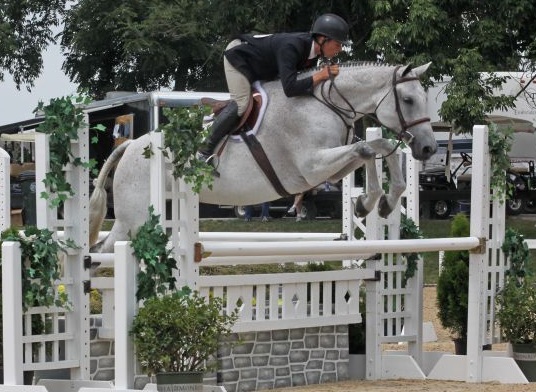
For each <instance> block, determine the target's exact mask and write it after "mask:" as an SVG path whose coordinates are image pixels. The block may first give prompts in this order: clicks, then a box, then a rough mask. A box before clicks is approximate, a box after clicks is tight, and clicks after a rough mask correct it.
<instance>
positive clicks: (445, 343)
mask: <svg viewBox="0 0 536 392" xmlns="http://www.w3.org/2000/svg"><path fill="white" fill-rule="evenodd" d="M423 297H424V298H423V302H424V310H423V320H424V321H431V322H432V323H433V325H434V329H435V332H436V335H437V341H436V342H431V343H425V344H424V349H425V351H446V352H452V353H454V343H453V342H452V339H451V336H450V334H449V332H448V331H446V330H445V329H443V328H442V327H441V323H440V322H439V319H438V318H437V308H436V288H435V286H433V287H425V288H424V294H423ZM386 349H389V350H392V349H400V347H398V345H392V346H391V345H388V346H386ZM493 350H503V351H504V350H505V347H504V345H494V346H493ZM277 391H285V392H291V391H292V392H298V391H303V392H313V391H314V392H354V391H355V392H358V391H359V392H362V391H367V392H368V391H375V392H395V391H396V392H398V391H404V392H425V391H426V392H428V391H441V392H444V391H445V392H447V391H448V392H526V391H531V392H536V383H531V384H499V383H496V382H494V383H481V384H473V383H465V382H455V381H437V380H425V381H422V380H393V381H364V380H363V381H361V380H360V381H345V382H340V383H334V384H320V385H312V386H307V387H295V388H281V389H278V390H277Z"/></svg>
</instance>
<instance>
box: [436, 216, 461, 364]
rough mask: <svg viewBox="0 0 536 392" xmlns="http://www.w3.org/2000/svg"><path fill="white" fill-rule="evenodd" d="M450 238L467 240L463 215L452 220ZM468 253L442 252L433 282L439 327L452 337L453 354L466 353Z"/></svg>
mask: <svg viewBox="0 0 536 392" xmlns="http://www.w3.org/2000/svg"><path fill="white" fill-rule="evenodd" d="M451 236H452V237H467V236H469V220H468V219H467V217H466V216H465V215H464V214H463V213H459V214H457V215H456V216H455V217H454V219H453V220H452V225H451ZM468 295H469V252H468V251H450V252H445V258H444V260H443V265H442V269H441V272H440V274H439V278H438V281H437V307H438V317H439V321H440V322H441V325H443V327H444V328H446V329H448V330H449V331H450V332H451V333H452V337H453V341H454V347H455V353H456V354H458V355H465V354H466V353H467V312H468V307H469V305H468V301H469V297H468Z"/></svg>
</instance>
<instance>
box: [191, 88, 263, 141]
mask: <svg viewBox="0 0 536 392" xmlns="http://www.w3.org/2000/svg"><path fill="white" fill-rule="evenodd" d="M229 102H231V100H230V99H224V100H220V99H214V98H209V97H205V98H201V104H203V105H206V106H209V107H210V108H211V109H212V113H214V115H215V116H217V115H218V114H219V113H220V112H221V111H222V110H223V109H224V108H225V107H226V106H227V105H228V104H229ZM261 106H262V95H261V93H260V92H259V91H258V90H256V89H253V91H252V93H251V99H250V100H249V104H248V107H247V108H246V111H245V112H244V114H242V117H241V118H240V121H239V122H238V125H237V126H236V127H235V129H233V130H232V131H231V132H230V133H229V134H230V135H236V134H239V133H240V132H241V131H242V130H243V129H244V128H247V129H252V128H253V127H254V126H255V123H256V122H257V120H258V119H259V113H260V109H261Z"/></svg>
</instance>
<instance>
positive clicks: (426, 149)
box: [422, 146, 437, 157]
mask: <svg viewBox="0 0 536 392" xmlns="http://www.w3.org/2000/svg"><path fill="white" fill-rule="evenodd" d="M436 150H437V148H434V147H430V146H425V147H424V148H423V149H422V152H423V155H424V156H427V157H431V156H432V155H434V154H435V152H436Z"/></svg>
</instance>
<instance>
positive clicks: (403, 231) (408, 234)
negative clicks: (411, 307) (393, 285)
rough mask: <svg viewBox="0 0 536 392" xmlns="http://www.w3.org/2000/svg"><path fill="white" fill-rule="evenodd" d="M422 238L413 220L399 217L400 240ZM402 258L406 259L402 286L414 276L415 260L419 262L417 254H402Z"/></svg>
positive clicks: (415, 269)
mask: <svg viewBox="0 0 536 392" xmlns="http://www.w3.org/2000/svg"><path fill="white" fill-rule="evenodd" d="M421 238H424V236H423V233H422V232H421V229H419V227H418V226H417V225H416V224H415V222H414V221H413V219H411V218H408V217H406V215H402V216H401V220H400V239H403V240H407V239H421ZM402 256H404V257H405V258H406V271H405V272H404V278H403V283H404V285H405V284H406V282H407V281H408V279H410V278H412V277H414V276H415V272H416V271H417V260H419V257H420V254H419V253H402Z"/></svg>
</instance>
